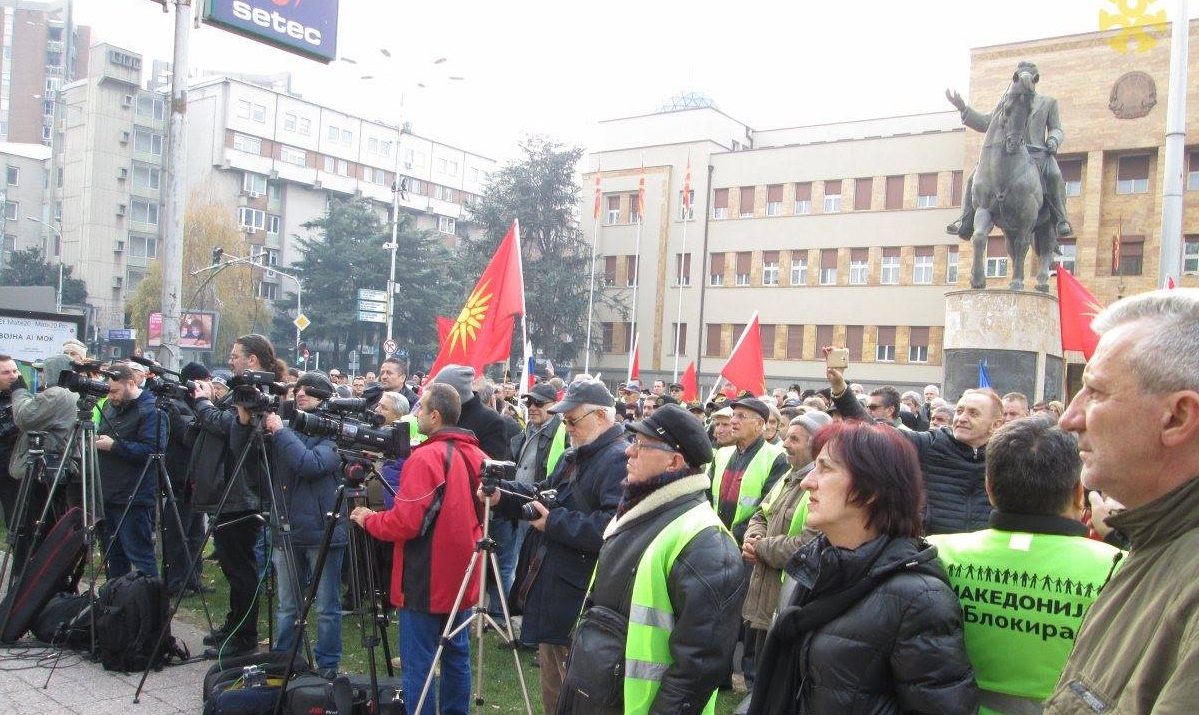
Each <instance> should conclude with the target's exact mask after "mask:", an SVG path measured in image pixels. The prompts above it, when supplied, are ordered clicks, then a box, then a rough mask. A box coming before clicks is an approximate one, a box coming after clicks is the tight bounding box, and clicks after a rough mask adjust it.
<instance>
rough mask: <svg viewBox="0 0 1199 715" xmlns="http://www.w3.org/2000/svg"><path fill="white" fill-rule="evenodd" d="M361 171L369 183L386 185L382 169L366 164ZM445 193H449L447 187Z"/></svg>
mask: <svg viewBox="0 0 1199 715" xmlns="http://www.w3.org/2000/svg"><path fill="white" fill-rule="evenodd" d="M363 173H364V174H366V176H365V177H364V178H365V179H366V180H367V181H369V182H370V183H372V184H377V185H378V186H386V185H387V172H385V171H383V170H382V169H376V168H374V167H370V166H368V167H365V170H364V171H363ZM446 194H450V190H449V189H446ZM446 198H447V199H448V198H449V196H447V197H446Z"/></svg>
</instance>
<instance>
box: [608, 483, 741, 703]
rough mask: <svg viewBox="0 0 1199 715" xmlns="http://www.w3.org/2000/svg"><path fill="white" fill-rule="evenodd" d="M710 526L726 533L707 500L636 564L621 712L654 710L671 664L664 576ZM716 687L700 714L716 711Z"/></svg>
mask: <svg viewBox="0 0 1199 715" xmlns="http://www.w3.org/2000/svg"><path fill="white" fill-rule="evenodd" d="M713 526H715V527H717V528H719V529H720V530H721V531H724V532H725V533H726V534H727V533H728V531H727V530H726V529H725V528H724V525H723V524H721V523H720V517H718V516H716V512H715V511H713V509H712V507H711V506H710V505H709V504H706V503H702V504H696V505H695V506H694V507H692V508H691V509H689V510H688V511H686V512H685V513H683V514H681V515H680V516H678V517H677V518H676V519H675V520H674V521H672V522H670V524H668V525H667V526H666V528H665V529H663V530H662V531H661V533H659V534H658V535H657V536H656V537H654V540H653V541H651V542H650V544H649V546H648V547H647V548H646V549H645V553H644V554H642V556H641V560H640V561H638V562H637V573H636V575H635V576H634V577H633V595H632V599H631V600H630V603H629V633H628V637H627V639H626V640H625V648H624V655H625V664H624V673H625V676H624V712H625V715H643V714H644V713H648V712H649V711H650V710H651V709H652V708H653V705H654V699H655V698H656V697H657V695H658V688H659V687H660V686H661V684H662V677H663V676H664V675H666V671H667V670H668V669H669V668H670V666H671V665H673V664H674V658H673V657H672V656H671V654H670V634H671V631H672V630H673V629H674V607H673V606H671V605H670V593H669V592H668V591H667V579H669V577H670V570H671V568H672V567H673V566H674V562H675V559H677V558H678V556H679V554H680V553H682V551H683V549H684V548H685V547H686V546H687V544H689V543H691V540H692V539H694V538H695V537H696V536H697V535H698V534H699V533H700V532H701V531H703V530H704V529H707V528H709V527H713ZM729 538H730V539H731V538H732V535H729ZM716 685H717V684H716V683H712V684H711V694H710V696H709V697H708V702H707V705H705V706H704V709H703V714H704V715H712V713H714V712H715V709H716Z"/></svg>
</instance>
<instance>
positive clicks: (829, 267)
mask: <svg viewBox="0 0 1199 715" xmlns="http://www.w3.org/2000/svg"><path fill="white" fill-rule="evenodd" d="M836 284H837V249H835V248H826V249H824V250H822V251H820V285H822V286H831V285H836Z"/></svg>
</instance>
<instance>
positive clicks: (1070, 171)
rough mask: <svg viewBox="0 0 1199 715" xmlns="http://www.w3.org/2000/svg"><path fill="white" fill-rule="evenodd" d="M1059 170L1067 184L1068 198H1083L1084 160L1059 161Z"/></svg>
mask: <svg viewBox="0 0 1199 715" xmlns="http://www.w3.org/2000/svg"><path fill="white" fill-rule="evenodd" d="M1057 168H1058V169H1059V170H1060V171H1061V172H1062V181H1063V182H1064V183H1065V184H1066V196H1082V159H1065V160H1062V159H1059V160H1058V162H1057Z"/></svg>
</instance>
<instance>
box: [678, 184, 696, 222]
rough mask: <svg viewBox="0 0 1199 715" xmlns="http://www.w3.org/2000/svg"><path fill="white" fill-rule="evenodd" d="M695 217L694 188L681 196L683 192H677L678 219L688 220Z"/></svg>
mask: <svg viewBox="0 0 1199 715" xmlns="http://www.w3.org/2000/svg"><path fill="white" fill-rule="evenodd" d="M693 218H695V189H691V190H690V191H688V192H687V195H686V196H683V192H682V191H680V192H679V220H680V221H690V220H691V219H693Z"/></svg>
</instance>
